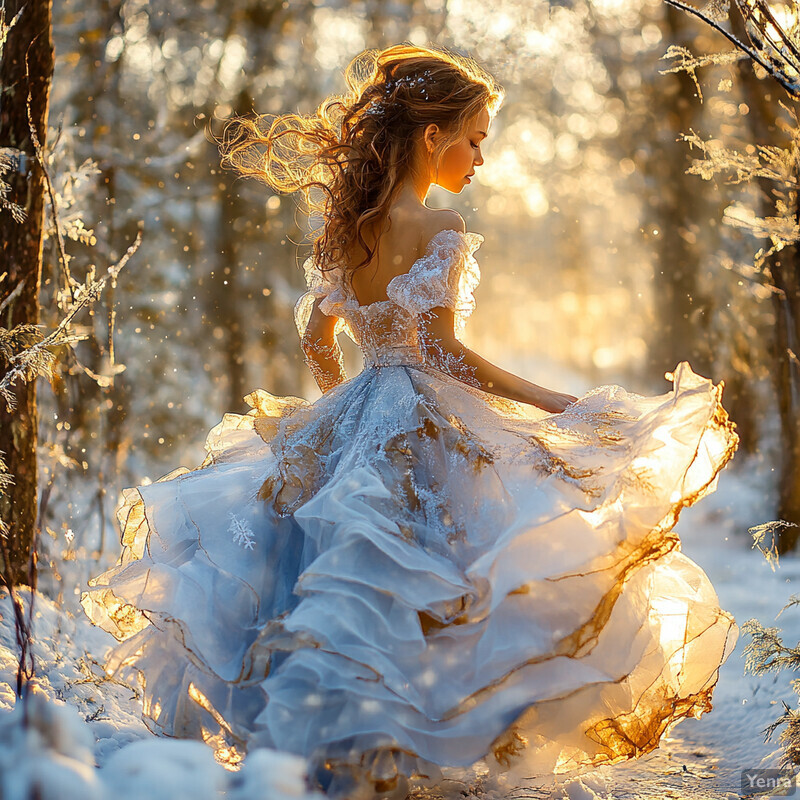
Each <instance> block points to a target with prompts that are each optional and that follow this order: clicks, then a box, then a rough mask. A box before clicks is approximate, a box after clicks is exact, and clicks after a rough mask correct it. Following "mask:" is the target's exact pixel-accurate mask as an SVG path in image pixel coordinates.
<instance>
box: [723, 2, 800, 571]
mask: <svg viewBox="0 0 800 800" xmlns="http://www.w3.org/2000/svg"><path fill="white" fill-rule="evenodd" d="M731 25H732V29H733V32H734V34H735V35H736V36H737V37H738V38H739V39H741V40H742V41H747V34H746V32H745V28H744V22H743V20H742V18H741V15H740V14H739V13H738V11H737V10H736V9H735V5H732V6H731ZM739 77H740V80H741V83H742V91H743V94H744V97H745V101H746V102H747V105H748V106H749V107H750V113H749V114H748V115H747V121H748V125H749V126H750V133H751V139H752V142H753V144H756V145H777V146H780V147H785V146H786V144H787V141H786V137H785V136H782V135H781V134H780V133H779V132H778V130H777V126H776V124H775V120H776V117H777V115H778V113H780V111H779V106H778V104H777V100H776V99H773V98H774V95H776V94H777V95H781V96H783V95H784V91H783V89H781V88H779V87H778V85H777V84H775V83H774V82H772V81H771V80H759V79H758V78H757V77H756V76H755V74H754V72H753V67H752V63H751V62H748V61H744V62H741V61H740V62H739ZM786 103H787V104H789V105H791V101H790V100H789V99H788V98H787V99H786ZM793 177H794V179H795V180H798V179H800V174H798V171H797V166H796V164H795V174H794V176H793ZM756 182H757V183H758V185H759V187H760V189H761V192H760V194H761V202H762V206H763V208H761V209H758V208H757V209H755V211H756V214H757V215H758V216H772V215H774V213H775V208H774V201H773V197H774V193H773V188H774V186H775V183H774V182H773V181H770V180H767V179H765V178H758V179H756ZM783 188H784V187H781V189H783ZM786 188H787V190H788V187H786ZM786 193H788V194H789V196H790V198H791V200H792V202H793V203H794V209H793V210H794V214H795V221H796V222H797V221H800V204H798V199H797V193H796V192H788V191H787V192H786ZM767 266H768V270H769V275H770V276H771V278H772V283H773V285H774V286H776V287H777V288H778V289H779V290H780V291H779V292H775V293H773V295H772V301H773V309H774V313H775V337H774V340H773V341H772V342H771V343H770V345H771V347H770V352H771V358H772V360H773V369H772V370H771V373H772V379H773V383H774V387H775V392H776V395H777V398H778V410H779V413H780V420H781V445H782V447H781V464H780V475H779V477H778V489H779V500H778V508H777V509H776V516H777V519H781V520H785V521H786V522H792V523H795V525H800V361H798V359H800V346H799V344H800V247H798V246H797V245H794V246H792V247H785V248H783V250H781V251H780V252H778V253H774V254H773V255H772V256H771V257H770V258H769V259H768V261H767ZM798 540H800V527H786V528H784V529H783V530H781V531H780V533H779V536H778V540H777V542H776V548H777V550H778V553H779V554H781V555H783V554H784V553H788V552H790V551H791V550H794V549H795V548H796V547H797V543H798Z"/></svg>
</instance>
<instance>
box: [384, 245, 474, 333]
mask: <svg viewBox="0 0 800 800" xmlns="http://www.w3.org/2000/svg"><path fill="white" fill-rule="evenodd" d="M483 240H484V239H483V236H481V235H480V234H479V233H461V231H457V230H443V231H439V233H437V234H436V235H435V236H433V237H432V238H431V240H430V242H428V245H427V247H426V249H425V254H424V255H423V256H422V257H421V258H419V259H418V260H417V261H416V262H415V263H414V265H413V266H412V267H411V269H410V270H409V271H408V272H407V273H406V274H404V275H398V276H397V277H396V278H394V279H393V280H392V281H390V283H389V285H388V286H387V287H386V294H387V295H388V297H389V298H390V299H391V300H393V301H394V302H395V303H397V305H399V306H402V307H403V308H405V309H406V310H408V311H411V312H413V313H415V314H421V313H424V312H425V311H429V310H430V309H432V308H436V307H438V306H444V307H446V308H451V309H452V310H453V312H454V319H455V335H456V336H460V335H461V334H462V333H463V331H464V326H465V323H466V319H467V317H468V316H469V315H470V314H471V313H472V312H473V310H474V309H475V298H474V297H473V294H472V293H473V292H474V291H475V289H476V288H477V286H478V284H479V283H480V280H481V273H480V267H479V266H478V262H477V261H476V260H475V257H474V256H473V253H474V252H475V251H476V250H477V249H478V248H479V247H480V246H481V244H482V242H483Z"/></svg>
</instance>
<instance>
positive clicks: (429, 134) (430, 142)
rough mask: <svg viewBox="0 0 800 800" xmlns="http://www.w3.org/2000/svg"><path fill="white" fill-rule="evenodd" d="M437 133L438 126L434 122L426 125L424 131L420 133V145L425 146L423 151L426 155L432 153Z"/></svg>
mask: <svg viewBox="0 0 800 800" xmlns="http://www.w3.org/2000/svg"><path fill="white" fill-rule="evenodd" d="M438 133H439V126H438V125H437V124H436V123H435V122H431V123H430V124H429V125H426V126H425V130H424V131H423V132H422V143H423V144H424V145H425V150H426V151H427V153H428V155H430V154H431V153H432V152H433V149H434V148H435V147H436V143H437V141H438Z"/></svg>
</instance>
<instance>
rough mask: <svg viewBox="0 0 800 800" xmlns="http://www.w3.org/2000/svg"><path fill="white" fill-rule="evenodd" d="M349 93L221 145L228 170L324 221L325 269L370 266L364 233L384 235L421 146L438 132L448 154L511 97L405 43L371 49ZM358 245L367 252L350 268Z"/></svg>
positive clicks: (227, 137) (456, 58) (350, 74)
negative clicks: (431, 131) (427, 133)
mask: <svg viewBox="0 0 800 800" xmlns="http://www.w3.org/2000/svg"><path fill="white" fill-rule="evenodd" d="M344 77H345V81H346V84H347V91H346V92H345V93H344V94H335V95H331V96H329V97H328V98H326V99H325V100H324V101H323V102H322V103H321V104H320V105H319V107H318V108H317V110H316V111H315V113H313V114H308V115H303V114H294V113H289V114H283V115H266V114H263V115H255V116H254V117H249V118H247V117H234V118H232V119H230V120H228V121H227V122H226V124H225V126H224V129H223V133H222V136H221V137H220V138H219V139H218V140H217V143H218V145H219V149H220V154H221V156H222V164H223V166H225V167H229V168H232V169H234V170H236V171H237V172H239V173H240V174H241V175H244V176H247V177H255V178H257V179H259V180H261V181H263V182H264V183H266V184H267V185H268V186H270V187H271V188H272V189H273V190H275V191H277V192H282V193H291V192H297V191H300V192H302V197H303V198H304V200H305V206H306V208H305V210H306V211H307V213H308V214H309V215H310V216H316V217H318V218H320V217H321V218H322V220H323V224H322V226H321V228H320V229H319V230H318V231H317V233H318V235H316V237H315V238H314V240H313V257H314V260H315V262H316V264H317V266H318V267H319V269H321V270H325V269H330V268H332V267H334V266H338V265H339V264H342V263H343V264H345V266H346V268H348V269H350V270H355V269H358V268H360V267H364V266H366V265H367V264H369V263H370V261H371V260H372V257H373V255H374V253H375V251H376V250H377V246H378V239H379V238H380V233H379V235H378V236H376V237H375V242H374V245H372V246H370V244H369V243H368V242H367V240H366V239H365V238H364V231H365V229H366V230H369V229H370V228H374V230H377V231H379V232H382V230H383V226H384V221H385V219H386V217H387V215H388V212H389V209H390V207H391V205H392V201H393V199H394V198H395V196H396V195H397V193H398V191H399V189H400V187H401V185H402V183H403V181H404V180H405V179H406V178H407V177H409V175H410V170H411V166H412V157H413V152H414V141H415V139H416V138H418V136H419V134H420V133H421V131H423V130H424V129H425V127H426V126H428V125H429V124H431V123H435V124H436V125H437V126H438V127H439V129H440V130H441V131H442V132H443V134H444V136H443V138H442V141H441V142H440V143H439V144H438V146H437V147H436V149H435V150H434V151H433V153H431V157H432V159H433V163H434V165H435V166H438V164H439V162H440V159H441V156H442V154H443V153H444V151H445V150H446V149H447V147H449V146H450V145H451V144H453V143H454V142H456V141H458V140H460V138H461V137H462V136H463V135H464V134H465V132H466V129H467V125H468V124H469V122H470V121H471V120H472V119H473V118H474V117H475V116H476V115H477V114H478V113H480V111H481V110H482V109H483V108H486V110H487V111H488V112H489V115H490V117H493V116H494V115H495V114H496V113H497V111H498V110H499V108H500V105H501V104H502V102H503V99H504V96H505V92H504V90H503V88H502V87H501V86H500V85H499V84H498V83H497V81H496V80H495V79H494V78H493V77H492V76H491V75H490V74H489V73H488V72H487V71H486V70H484V69H483V68H482V67H481V66H480V65H479V64H478V63H477V62H476V61H475V60H474V59H472V58H469V57H466V56H462V55H459V54H456V53H454V52H452V51H450V50H447V49H446V48H440V47H436V48H434V47H421V46H417V45H413V44H407V43H404V44H398V45H394V46H392V47H388V48H386V49H385V50H366V51H364V52H363V53H361V54H359V55H357V56H356V57H355V58H353V59H352V60H351V61H350V63H349V64H348V65H347V67H346V69H345V73H344ZM356 244H358V245H360V248H361V249H362V250H363V251H364V252H365V253H366V255H365V256H364V258H363V259H362V260H361V261H360V262H359V263H357V264H351V265H349V267H347V262H348V261H349V259H350V256H351V255H352V253H353V252H354V251H355V249H356Z"/></svg>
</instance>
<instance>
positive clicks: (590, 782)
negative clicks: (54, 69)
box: [0, 454, 800, 800]
mask: <svg viewBox="0 0 800 800" xmlns="http://www.w3.org/2000/svg"><path fill="white" fill-rule="evenodd" d="M740 455H741V454H740ZM767 462H768V459H761V460H760V461H759V462H756V461H755V460H753V459H751V460H749V461H748V460H746V459H745V458H743V457H742V458H737V459H734V462H732V464H731V466H730V467H729V468H728V469H726V470H725V471H724V472H723V474H722V475H721V476H720V480H719V486H718V489H717V491H716V492H715V493H714V494H712V495H711V496H709V497H707V498H704V499H703V500H701V501H700V502H699V503H698V505H697V506H695V507H693V508H688V509H684V511H683V513H682V515H681V518H680V520H679V522H678V526H677V528H676V530H677V531H678V533H679V534H680V535H681V538H682V540H683V551H684V553H686V555H688V556H689V557H690V558H692V559H694V560H695V561H696V562H697V563H698V564H700V566H702V567H703V568H704V569H705V571H706V572H707V573H708V575H709V577H710V578H711V580H712V582H713V584H714V585H715V587H716V589H717V592H718V594H719V598H720V604H721V606H722V608H724V609H726V610H728V611H730V612H731V613H732V614H733V615H734V617H735V618H736V621H737V623H738V624H739V625H740V626H741V625H742V624H743V623H744V622H745V621H746V620H748V619H750V618H753V617H755V618H757V619H758V620H760V621H761V622H762V623H763V624H764V625H765V626H767V627H780V628H782V629H783V632H784V640H785V641H786V642H789V643H791V644H794V643H796V642H797V641H800V608H793V609H788V610H787V611H785V612H784V613H783V614H781V616H780V618H779V619H777V620H776V615H777V614H778V612H779V611H780V609H781V607H782V606H783V605H784V604H785V603H786V601H787V600H788V598H789V596H790V595H791V594H792V593H794V592H796V591H797V588H798V587H797V584H798V582H800V559H798V558H796V557H791V558H789V557H783V558H781V560H780V565H779V567H778V568H777V569H776V570H775V571H773V570H772V569H771V567H770V565H769V564H768V563H767V561H766V560H765V559H764V557H763V556H762V555H761V553H760V552H758V551H757V550H753V549H752V548H751V545H752V538H751V536H750V535H749V533H748V527H750V526H754V525H757V524H759V523H762V522H766V521H768V520H771V519H773V517H772V514H773V509H774V498H773V497H772V489H771V486H772V483H771V477H772V475H771V472H770V468H769V466H768V464H767ZM22 597H23V600H24V602H25V604H26V606H27V604H28V602H29V600H30V597H29V594H28V593H27V591H23V592H22ZM69 599H71V598H68V600H69ZM34 608H35V615H34V635H35V640H34V643H33V648H34V654H35V658H36V670H37V679H36V681H35V685H34V687H33V689H32V691H31V695H30V698H29V704H28V712H29V725H28V726H27V728H23V726H22V725H21V714H22V704H21V703H16V704H15V695H14V691H13V686H14V682H15V672H16V664H17V645H16V641H15V637H14V626H13V614H12V612H11V604H10V601H9V598H8V597H7V595H6V594H5V593H0V712H2V713H0V798H3V800H23V799H24V798H29V797H32V796H35V794H34V792H33V791H32V787H33V785H34V784H36V785H38V787H39V794H38V796H39V797H41V798H42V800H50V799H51V798H53V799H55V798H58V800H71V798H73V797H75V798H79V797H80V798H81V800H93V799H94V798H98V800H100V799H101V798H102V799H103V800H105V799H106V798H114V800H128V798H130V799H131V800H133V798H140V797H148V798H152V799H153V800H160V799H161V798H164V800H166V798H169V800H179V799H180V798H184V797H185V798H191V800H206V798H217V797H221V796H224V797H228V798H234V800H256V799H257V800H266V799H268V798H283V797H308V798H310V797H312V796H317V797H318V796H319V795H311V794H309V793H308V792H307V790H306V788H305V783H304V780H303V772H304V769H305V763H304V761H303V760H302V759H299V758H297V757H295V756H292V755H289V754H281V753H275V752H273V751H267V750H257V751H254V752H252V753H250V754H249V755H248V756H247V758H246V759H245V762H244V765H243V766H242V768H241V769H240V770H239V771H237V772H234V771H229V770H226V769H224V768H223V767H222V766H221V765H220V764H218V763H217V762H216V761H215V760H214V757H213V754H212V751H211V750H210V748H209V747H207V746H206V745H204V744H202V743H200V742H195V741H178V740H171V739H163V738H157V737H154V736H153V735H152V734H151V733H150V732H149V731H148V730H147V728H146V727H145V725H144V724H143V723H142V721H141V719H140V716H139V706H138V693H137V691H136V690H135V689H133V688H131V687H129V686H127V685H125V684H122V683H120V682H118V681H116V680H114V679H109V678H108V677H107V676H106V675H105V674H104V672H103V669H102V667H101V664H102V663H103V660H104V654H105V652H106V651H107V649H108V648H109V647H110V645H111V644H112V642H113V640H112V639H111V637H110V636H109V635H108V634H106V633H105V632H104V631H102V630H100V629H98V628H95V627H94V626H92V625H91V624H90V623H89V622H88V620H87V619H86V618H85V617H84V616H83V614H82V613H80V612H79V611H77V610H76V613H74V614H73V613H70V612H69V611H67V610H63V609H61V608H59V606H58V605H57V604H56V603H54V602H53V601H52V600H50V599H48V598H47V597H45V596H44V595H42V594H37V595H36V596H35V605H34ZM748 641H749V637H747V636H744V635H740V638H739V641H738V643H737V646H736V649H735V651H734V652H733V654H732V655H731V656H730V658H729V659H728V661H727V662H726V663H725V665H724V666H723V668H722V670H721V672H720V679H719V683H718V685H717V688H716V691H715V693H714V710H713V711H712V712H711V713H710V714H706V715H705V716H704V717H702V718H701V719H699V720H695V719H689V720H684V721H683V722H681V723H680V724H679V725H677V726H676V727H675V728H674V729H673V730H672V732H671V733H670V734H669V735H668V736H667V737H666V738H665V739H664V740H663V742H662V746H661V747H660V748H658V749H657V750H656V751H654V752H652V753H650V754H648V755H647V756H644V757H642V758H640V759H638V760H636V761H633V762H628V763H626V764H621V765H616V766H613V767H606V768H603V769H600V770H597V771H596V772H594V773H591V774H590V775H587V776H584V777H583V778H582V779H581V780H579V781H573V782H571V783H569V784H567V785H566V786H564V787H562V788H560V789H557V790H555V791H551V792H544V791H543V790H534V789H531V790H529V791H528V790H525V789H524V788H517V789H516V790H515V791H514V792H513V793H511V794H510V795H509V796H513V797H515V798H522V797H535V798H545V797H563V796H568V797H570V798H572V800H591V799H592V798H596V797H608V798H620V799H621V800H622V799H624V798H665V797H670V798H680V799H682V798H727V800H733V798H738V797H739V796H740V794H739V782H740V774H741V771H742V770H744V769H748V768H754V767H768V766H775V765H776V762H777V758H778V756H779V755H780V751H779V749H778V747H777V745H776V744H775V743H774V742H773V743H769V744H767V743H765V742H764V741H763V738H764V737H763V734H762V731H763V729H764V728H765V727H766V726H767V725H768V724H769V723H770V722H772V721H773V720H775V719H776V718H777V717H778V716H779V715H780V710H781V708H782V706H781V704H780V700H781V699H785V700H786V702H787V703H788V704H789V705H790V706H791V707H794V706H796V704H797V701H796V696H795V695H794V693H793V692H792V690H791V687H790V685H789V684H790V680H791V679H792V677H793V676H792V675H789V674H771V675H768V676H766V677H755V676H753V675H749V674H748V675H745V673H744V657H743V651H744V646H745V644H746V643H747V642H748ZM461 788H462V789H463V788H464V787H461ZM479 791H480V794H481V796H482V797H484V798H487V799H488V798H491V797H500V796H503V794H505V792H504V790H503V789H502V787H499V786H495V787H490V786H488V785H484V786H482V787H480V789H479ZM476 793H477V792H476ZM414 796H416V797H419V798H422V797H432V796H433V795H432V794H431V793H430V792H427V791H423V790H417V791H416V792H415V793H414Z"/></svg>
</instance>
